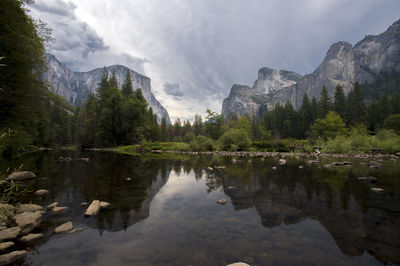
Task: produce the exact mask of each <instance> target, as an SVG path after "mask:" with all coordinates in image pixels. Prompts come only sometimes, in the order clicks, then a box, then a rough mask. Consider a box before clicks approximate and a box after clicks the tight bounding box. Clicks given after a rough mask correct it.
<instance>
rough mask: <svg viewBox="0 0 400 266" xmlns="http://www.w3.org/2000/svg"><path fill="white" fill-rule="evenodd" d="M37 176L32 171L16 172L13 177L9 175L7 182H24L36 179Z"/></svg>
mask: <svg viewBox="0 0 400 266" xmlns="http://www.w3.org/2000/svg"><path fill="white" fill-rule="evenodd" d="M35 178H37V176H36V175H35V174H34V173H32V172H31V171H20V172H14V173H12V174H11V175H9V176H8V177H7V178H6V180H7V181H24V180H30V179H35Z"/></svg>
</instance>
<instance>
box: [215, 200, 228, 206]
mask: <svg viewBox="0 0 400 266" xmlns="http://www.w3.org/2000/svg"><path fill="white" fill-rule="evenodd" d="M226 202H227V201H226V199H220V200H217V203H218V204H220V205H225V204H226Z"/></svg>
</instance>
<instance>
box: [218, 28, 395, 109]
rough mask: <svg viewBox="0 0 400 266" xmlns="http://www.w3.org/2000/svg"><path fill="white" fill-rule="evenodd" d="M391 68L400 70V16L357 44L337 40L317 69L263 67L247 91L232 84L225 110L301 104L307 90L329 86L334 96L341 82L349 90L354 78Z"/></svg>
mask: <svg viewBox="0 0 400 266" xmlns="http://www.w3.org/2000/svg"><path fill="white" fill-rule="evenodd" d="M392 71H400V20H399V21H397V22H395V23H394V24H393V25H392V26H390V27H389V28H388V30H387V31H385V32H384V33H382V34H379V35H376V36H367V37H365V38H364V39H363V40H361V41H360V42H358V43H357V44H356V45H354V47H353V46H352V45H351V44H349V43H346V42H337V43H334V44H333V45H332V46H331V47H330V48H329V50H328V52H327V54H326V56H325V57H324V59H323V60H322V62H321V64H320V65H319V66H318V67H317V68H316V69H315V71H314V72H312V73H311V74H307V75H305V76H304V77H301V76H300V75H298V74H296V73H293V72H285V71H282V70H281V71H280V72H278V71H276V70H273V69H270V68H262V69H260V70H259V72H258V78H257V80H256V81H255V82H254V85H253V88H249V87H247V88H249V89H247V90H246V91H245V94H244V95H240V94H238V93H239V91H237V90H236V91H235V92H234V93H233V89H234V87H235V86H234V87H232V89H231V93H230V95H229V97H228V98H226V99H225V100H224V102H223V107H222V112H223V113H224V114H225V115H226V116H228V117H229V116H231V115H232V114H238V115H243V114H249V115H252V114H260V110H261V111H262V110H265V109H269V110H271V109H273V108H274V106H275V105H276V104H278V103H279V104H284V103H286V102H288V101H289V102H291V103H292V104H293V106H294V107H295V108H299V107H300V106H301V104H302V99H303V96H304V93H307V95H308V97H309V98H310V99H311V98H312V97H316V98H317V99H318V98H319V96H320V94H321V90H322V87H323V86H326V88H327V89H328V93H329V94H330V95H331V97H333V95H334V90H335V87H336V86H337V85H339V84H340V85H341V86H343V88H344V91H345V93H348V92H349V91H350V90H351V89H352V88H353V86H354V83H355V82H359V83H362V84H363V83H370V82H372V81H374V80H375V79H376V77H377V76H378V75H379V74H382V73H387V72H392ZM243 87H246V86H243ZM232 94H233V95H232ZM249 95H251V96H250V97H249ZM247 107H249V108H247Z"/></svg>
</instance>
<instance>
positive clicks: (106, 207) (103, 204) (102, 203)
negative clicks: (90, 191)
mask: <svg viewBox="0 0 400 266" xmlns="http://www.w3.org/2000/svg"><path fill="white" fill-rule="evenodd" d="M110 206H111V204H110V203H108V202H105V201H100V208H101V209H108V208H109V207H110Z"/></svg>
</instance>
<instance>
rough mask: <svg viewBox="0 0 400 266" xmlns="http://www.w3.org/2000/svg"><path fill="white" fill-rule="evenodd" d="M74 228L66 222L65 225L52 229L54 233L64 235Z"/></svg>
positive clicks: (70, 223)
mask: <svg viewBox="0 0 400 266" xmlns="http://www.w3.org/2000/svg"><path fill="white" fill-rule="evenodd" d="M73 228H74V226H73V224H72V222H66V223H65V224H62V225H60V226H58V227H57V228H56V229H54V233H65V232H68V231H71V230H72V229H73Z"/></svg>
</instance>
